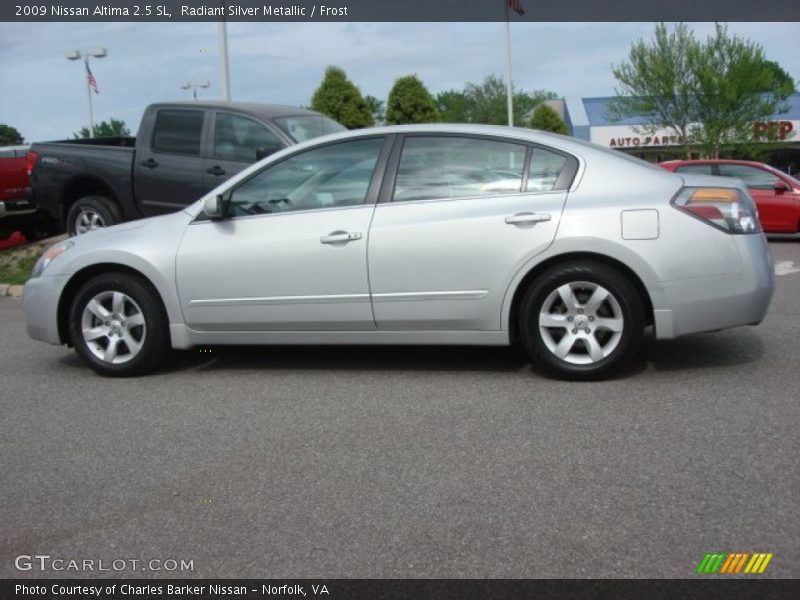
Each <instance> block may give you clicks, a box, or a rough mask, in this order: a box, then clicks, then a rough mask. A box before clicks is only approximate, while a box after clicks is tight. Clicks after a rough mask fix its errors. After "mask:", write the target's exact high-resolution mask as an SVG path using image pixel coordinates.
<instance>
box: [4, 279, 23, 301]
mask: <svg viewBox="0 0 800 600" xmlns="http://www.w3.org/2000/svg"><path fill="white" fill-rule="evenodd" d="M22 287H23V286H21V285H11V284H8V283H0V298H2V297H5V296H9V297H11V298H22Z"/></svg>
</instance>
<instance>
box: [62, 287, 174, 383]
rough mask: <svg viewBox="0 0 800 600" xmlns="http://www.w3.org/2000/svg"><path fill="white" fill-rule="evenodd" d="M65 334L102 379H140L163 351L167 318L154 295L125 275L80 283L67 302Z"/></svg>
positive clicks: (156, 363) (159, 358)
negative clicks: (66, 332) (68, 303)
mask: <svg viewBox="0 0 800 600" xmlns="http://www.w3.org/2000/svg"><path fill="white" fill-rule="evenodd" d="M69 331H70V338H71V340H72V344H73V346H74V347H75V351H76V352H77V354H78V356H80V357H81V358H82V359H83V360H84V361H86V363H87V364H88V365H89V366H90V367H91V368H92V369H94V370H95V371H97V372H98V373H100V374H102V375H109V376H116V377H127V376H131V375H143V374H145V373H147V372H149V371H152V370H153V369H154V368H155V367H156V366H158V364H159V362H160V361H161V359H162V358H163V356H164V354H165V352H166V350H167V348H168V336H167V319H166V316H165V315H164V311H163V308H162V306H161V303H160V301H159V299H158V297H157V295H156V292H155V290H153V289H152V287H151V286H150V285H149V283H147V282H146V281H143V280H142V279H140V278H139V277H136V276H135V275H129V274H127V273H109V274H105V275H100V276H98V277H95V278H93V279H91V280H89V281H88V282H87V283H85V284H84V285H83V287H81V289H80V290H79V291H78V293H77V294H76V296H75V299H74V301H73V303H72V307H71V310H70V316H69Z"/></svg>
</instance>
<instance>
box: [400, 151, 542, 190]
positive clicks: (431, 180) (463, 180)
mask: <svg viewBox="0 0 800 600" xmlns="http://www.w3.org/2000/svg"><path fill="white" fill-rule="evenodd" d="M525 151H526V149H525V146H522V145H520V144H512V143H509V142H502V141H496V140H487V139H481V138H469V137H444V136H435V137H409V138H407V139H406V141H405V143H404V145H403V152H402V154H401V156H400V165H399V167H398V172H397V181H396V183H395V189H394V196H393V201H395V202H405V201H410V200H429V199H433V198H466V197H470V196H492V195H497V194H510V193H515V192H519V191H520V189H521V187H522V173H523V170H524V168H525Z"/></svg>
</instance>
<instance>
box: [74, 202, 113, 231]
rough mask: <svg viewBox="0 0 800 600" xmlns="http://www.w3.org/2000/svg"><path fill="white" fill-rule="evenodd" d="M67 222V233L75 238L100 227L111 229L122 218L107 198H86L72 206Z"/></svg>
mask: <svg viewBox="0 0 800 600" xmlns="http://www.w3.org/2000/svg"><path fill="white" fill-rule="evenodd" d="M66 221H67V222H66V226H67V233H69V235H70V236H75V235H81V234H83V233H86V232H88V231H91V230H92V229H99V228H100V227H111V226H112V225H116V224H117V223H119V222H120V221H122V218H121V216H120V211H119V208H118V207H117V205H116V204H114V202H112V201H111V200H109V199H108V198H106V197H105V196H84V197H83V198H79V199H78V200H76V201H75V202H74V203H73V204H72V206H70V208H69V210H68V211H67V219H66Z"/></svg>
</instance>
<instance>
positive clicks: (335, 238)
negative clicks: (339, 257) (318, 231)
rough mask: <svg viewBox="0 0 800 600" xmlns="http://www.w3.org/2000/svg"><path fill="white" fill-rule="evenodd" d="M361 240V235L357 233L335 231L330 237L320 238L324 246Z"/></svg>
mask: <svg viewBox="0 0 800 600" xmlns="http://www.w3.org/2000/svg"><path fill="white" fill-rule="evenodd" d="M360 239H361V234H360V233H359V232H357V231H356V232H353V233H350V232H349V231H333V232H331V233H329V234H328V235H323V236H322V237H321V238H319V241H320V242H321V243H323V244H346V243H347V242H353V241H355V240H360Z"/></svg>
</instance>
